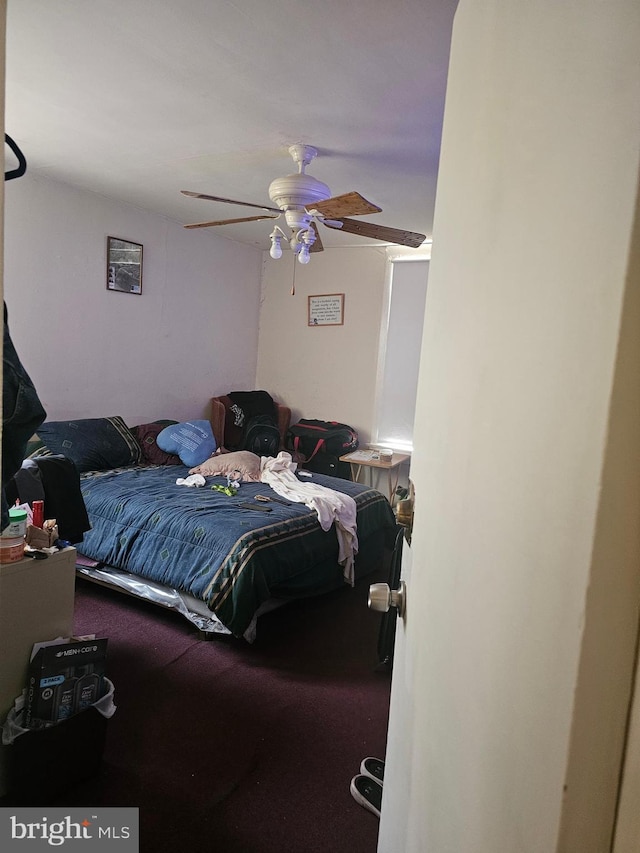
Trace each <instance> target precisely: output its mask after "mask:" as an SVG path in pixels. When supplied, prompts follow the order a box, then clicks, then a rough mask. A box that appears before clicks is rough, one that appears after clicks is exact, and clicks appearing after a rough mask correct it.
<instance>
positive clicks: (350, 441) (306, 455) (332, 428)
mask: <svg viewBox="0 0 640 853" xmlns="http://www.w3.org/2000/svg"><path fill="white" fill-rule="evenodd" d="M285 446H286V448H287V450H289V451H290V452H291V454H292V455H293V458H294V459H295V460H296V461H297V462H299V463H300V464H301V465H302V466H303V467H304V468H307V469H308V470H309V471H315V472H316V473H318V474H329V475H330V476H332V477H341V478H342V479H344V480H350V479H351V468H350V466H349V463H348V462H340V460H339V458H338V457H340V456H344V454H345V453H351V451H352V450H356V449H357V447H358V433H357V432H356V431H355V430H354V429H353V427H350V426H349V425H348V424H341V423H338V421H320V420H314V419H308V418H301V419H300V420H299V421H298V423H297V424H292V425H291V426H290V427H289V429H288V430H287V435H286V439H285Z"/></svg>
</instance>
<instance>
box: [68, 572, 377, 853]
mask: <svg viewBox="0 0 640 853" xmlns="http://www.w3.org/2000/svg"><path fill="white" fill-rule="evenodd" d="M379 580H386V576H385V575H384V573H383V572H379V573H377V574H372V575H370V576H369V577H368V578H366V579H364V580H363V581H361V582H360V583H359V584H358V585H357V586H356V588H355V589H351V588H349V587H346V586H345V588H344V589H341V590H338V591H336V592H334V593H330V594H328V595H325V596H322V597H318V598H315V599H310V600H306V601H302V602H296V603H294V604H291V605H289V606H287V607H285V608H281V609H280V610H278V611H274V612H272V613H269V614H266V615H265V616H263V617H262V618H261V620H260V621H259V623H258V636H257V640H256V642H255V643H254V644H252V645H250V644H248V643H246V642H245V641H244V640H236V639H229V638H220V639H214V640H202V639H200V638H199V636H198V634H197V632H195V631H194V629H193V627H192V626H191V625H190V624H189V623H188V622H187V621H186V620H184V619H183V618H182V617H180V616H179V615H177V614H174V613H173V612H168V611H165V610H162V609H161V608H159V607H157V606H154V605H152V604H147V603H144V602H140V601H137V600H134V599H131V598H129V597H127V596H125V595H122V594H119V593H115V592H112V591H110V590H106V589H104V588H101V587H96V586H94V585H92V584H90V583H88V582H86V581H78V584H77V596H76V600H77V604H76V620H75V630H76V633H77V634H87V633H95V634H96V635H97V636H104V637H108V639H109V648H108V666H107V674H108V676H109V678H110V679H111V681H112V682H113V683H114V685H115V699H116V704H117V711H116V713H115V715H114V716H113V717H112V718H111V719H110V720H109V723H108V726H107V741H106V747H105V751H104V760H103V762H102V768H101V771H100V773H99V775H98V776H96V777H95V778H93V779H91V780H89V781H88V782H85V783H83V784H82V785H81V786H76V787H75V788H73V789H71V790H68V791H67V792H65V793H64V795H63V799H62V800H61V801H60V802H64V804H65V805H69V806H72V805H92V804H93V805H102V806H115V805H122V806H137V807H139V809H140V850H141V851H142V853H152V851H153V853H177V851H182V850H190V849H196V850H198V851H202V853H217V851H220V853H272V852H273V853H276V851H278V853H316V851H317V853H342V851H344V853H374V851H375V850H376V845H377V836H378V819H377V818H376V817H375V815H373V814H371V813H370V812H368V811H367V810H366V809H364V808H363V807H362V806H360V805H358V804H357V803H356V802H355V801H354V799H353V798H352V796H351V794H350V792H349V783H350V780H351V777H352V776H353V775H355V774H356V773H357V772H358V771H359V767H360V762H361V760H362V758H364V757H365V756H369V755H371V756H376V757H379V758H384V751H385V744H386V730H387V721H388V712H389V690H390V675H389V673H388V672H380V671H378V670H377V669H376V667H377V663H378V658H377V637H378V629H379V626H380V615H379V614H375V613H372V612H371V611H369V610H368V608H367V593H368V588H369V584H370V583H372V582H375V581H379Z"/></svg>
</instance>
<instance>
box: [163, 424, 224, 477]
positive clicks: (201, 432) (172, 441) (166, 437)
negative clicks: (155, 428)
mask: <svg viewBox="0 0 640 853" xmlns="http://www.w3.org/2000/svg"><path fill="white" fill-rule="evenodd" d="M156 444H157V445H158V447H159V448H160V450H164V452H165V453H175V454H176V455H177V456H179V457H180V461H181V462H182V463H183V464H184V465H186V466H187V467H188V468H193V467H194V465H201V464H202V463H203V462H204V461H205V460H207V459H208V458H209V457H210V456H211V455H212V454H213V453H215V449H216V440H215V438H214V437H213V432H212V430H211V424H210V423H209V421H186V422H185V423H182V424H171V425H170V426H168V427H165V428H164V429H163V430H162V432H160V433H158V436H157V438H156Z"/></svg>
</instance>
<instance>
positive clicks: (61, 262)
mask: <svg viewBox="0 0 640 853" xmlns="http://www.w3.org/2000/svg"><path fill="white" fill-rule="evenodd" d="M25 153H26V155H27V158H28V152H25ZM108 235H110V236H115V237H124V238H125V239H130V240H133V241H135V242H138V243H142V244H143V246H144V265H143V282H142V294H141V295H140V296H136V295H132V294H126V293H119V292H113V291H108V290H107V289H106V238H107V236H108ZM4 263H5V273H4V292H5V300H6V303H7V307H8V310H9V326H10V330H11V335H12V338H13V340H14V343H15V345H16V348H17V350H18V353H19V354H20V357H21V360H22V361H23V363H24V365H25V367H26V369H27V371H28V373H29V374H30V376H31V378H32V379H33V381H34V383H35V385H36V388H37V389H38V393H39V395H40V397H41V399H42V402H43V405H44V406H45V409H46V410H47V414H48V418H49V420H57V419H65V418H72V417H102V416H108V415H121V416H122V417H123V418H124V419H125V421H126V422H127V423H129V424H130V425H134V424H135V423H141V422H144V421H146V420H150V419H153V418H174V419H176V420H183V419H188V418H194V417H206V416H207V415H208V401H209V398H210V397H211V396H216V395H218V394H224V393H226V392H227V391H230V390H235V389H238V390H241V389H250V388H253V387H254V383H255V370H256V359H257V351H258V350H257V348H258V336H257V329H258V316H259V310H260V275H261V264H262V253H261V252H260V251H258V250H256V249H254V248H251V247H247V246H243V245H240V244H237V243H234V242H231V241H229V240H226V239H224V238H220V237H216V236H215V235H213V234H211V233H208V232H201V233H198V232H196V233H194V232H187V231H185V230H184V229H183V228H182V227H181V225H179V224H178V223H175V222H172V221H170V220H167V219H164V218H162V217H159V216H155V215H152V214H150V213H146V212H144V211H140V210H138V209H136V208H133V207H130V206H127V205H123V204H119V203H117V202H114V201H112V200H110V199H107V198H104V197H102V196H99V195H96V194H93V193H88V192H83V191H82V190H78V189H74V188H72V187H70V186H67V185H65V184H61V183H56V182H53V181H50V180H48V179H44V178H40V177H37V176H35V177H34V176H31V175H30V174H29V172H27V175H25V176H24V177H22V178H20V179H18V180H14V181H11V182H9V183H8V184H7V186H6V190H5V260H4Z"/></svg>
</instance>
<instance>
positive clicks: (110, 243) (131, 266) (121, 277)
mask: <svg viewBox="0 0 640 853" xmlns="http://www.w3.org/2000/svg"><path fill="white" fill-rule="evenodd" d="M107 290H118V291H120V293H136V294H140V293H142V244H141V243H132V242H131V240H123V239H122V238H120V237H107Z"/></svg>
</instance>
